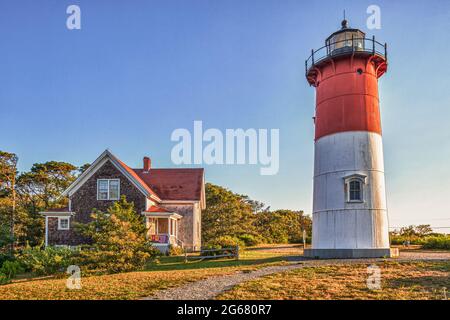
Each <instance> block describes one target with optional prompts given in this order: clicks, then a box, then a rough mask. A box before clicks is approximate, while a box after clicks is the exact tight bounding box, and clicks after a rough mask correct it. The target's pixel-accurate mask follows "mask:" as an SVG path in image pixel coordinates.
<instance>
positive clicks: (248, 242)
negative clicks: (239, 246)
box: [238, 234, 263, 247]
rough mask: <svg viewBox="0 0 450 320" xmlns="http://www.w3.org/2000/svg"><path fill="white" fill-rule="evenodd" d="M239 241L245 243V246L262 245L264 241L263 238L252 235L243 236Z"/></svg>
mask: <svg viewBox="0 0 450 320" xmlns="http://www.w3.org/2000/svg"><path fill="white" fill-rule="evenodd" d="M238 239H239V240H240V241H241V242H243V243H244V245H245V246H247V247H249V246H256V245H258V244H261V243H262V242H263V241H262V239H261V237H259V236H254V235H252V234H243V235H240V236H239V237H238Z"/></svg>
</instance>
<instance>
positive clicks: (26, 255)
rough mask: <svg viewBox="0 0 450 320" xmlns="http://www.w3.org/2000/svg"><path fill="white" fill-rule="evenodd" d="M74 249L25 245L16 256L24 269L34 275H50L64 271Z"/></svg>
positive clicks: (69, 262)
mask: <svg viewBox="0 0 450 320" xmlns="http://www.w3.org/2000/svg"><path fill="white" fill-rule="evenodd" d="M73 256H74V251H72V250H70V249H68V248H54V247H46V248H45V249H43V248H42V247H40V246H37V247H26V248H25V249H24V250H23V251H22V253H21V254H20V255H19V257H18V261H19V262H20V263H21V265H22V266H23V267H24V269H25V271H30V272H32V273H34V274H36V275H50V274H55V273H59V272H65V271H66V269H67V267H68V266H69V265H71V264H72V260H73Z"/></svg>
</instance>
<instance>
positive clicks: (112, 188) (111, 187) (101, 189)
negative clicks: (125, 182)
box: [97, 179, 120, 200]
mask: <svg viewBox="0 0 450 320" xmlns="http://www.w3.org/2000/svg"><path fill="white" fill-rule="evenodd" d="M119 198H120V180H119V179H98V180H97V200H119Z"/></svg>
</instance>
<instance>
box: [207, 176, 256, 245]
mask: <svg viewBox="0 0 450 320" xmlns="http://www.w3.org/2000/svg"><path fill="white" fill-rule="evenodd" d="M205 188H206V192H205V193H206V209H205V211H203V212H202V241H203V242H205V243H207V242H208V241H210V240H213V239H216V238H218V237H223V236H231V237H238V236H240V235H244V234H251V235H256V229H255V227H254V224H253V222H254V221H255V217H256V216H255V214H254V213H253V206H252V205H251V204H249V202H248V198H247V197H245V196H242V195H238V194H236V193H233V192H231V191H230V190H228V189H225V188H223V187H220V186H217V185H214V184H211V183H207V184H206V186H205Z"/></svg>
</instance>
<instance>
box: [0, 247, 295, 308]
mask: <svg viewBox="0 0 450 320" xmlns="http://www.w3.org/2000/svg"><path fill="white" fill-rule="evenodd" d="M292 254H298V251H295V250H294V251H291V252H289V253H287V252H285V251H284V250H281V251H280V250H249V251H244V252H242V255H241V259H240V260H239V261H237V260H233V259H221V260H203V261H202V260H196V261H189V263H183V260H184V259H183V257H162V258H161V262H160V263H159V264H152V265H149V267H148V270H147V271H142V272H128V273H121V274H114V275H101V276H89V277H83V278H82V289H81V290H69V289H67V288H66V278H64V279H54V278H52V279H48V278H44V279H42V278H41V279H23V280H20V281H19V282H15V283H12V284H8V285H3V286H0V300H19V299H23V300H42V299H44V300H80V299H82V300H101V299H121V300H123V299H138V298H141V297H146V296H150V295H152V294H153V293H154V292H155V291H158V290H162V289H166V288H169V287H175V286H179V285H182V284H185V283H187V282H191V281H196V280H201V279H204V278H207V277H210V276H218V275H227V274H231V273H233V272H237V271H242V270H255V269H257V268H261V267H264V266H268V265H274V264H283V263H284V260H285V258H286V256H288V255H292Z"/></svg>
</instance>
